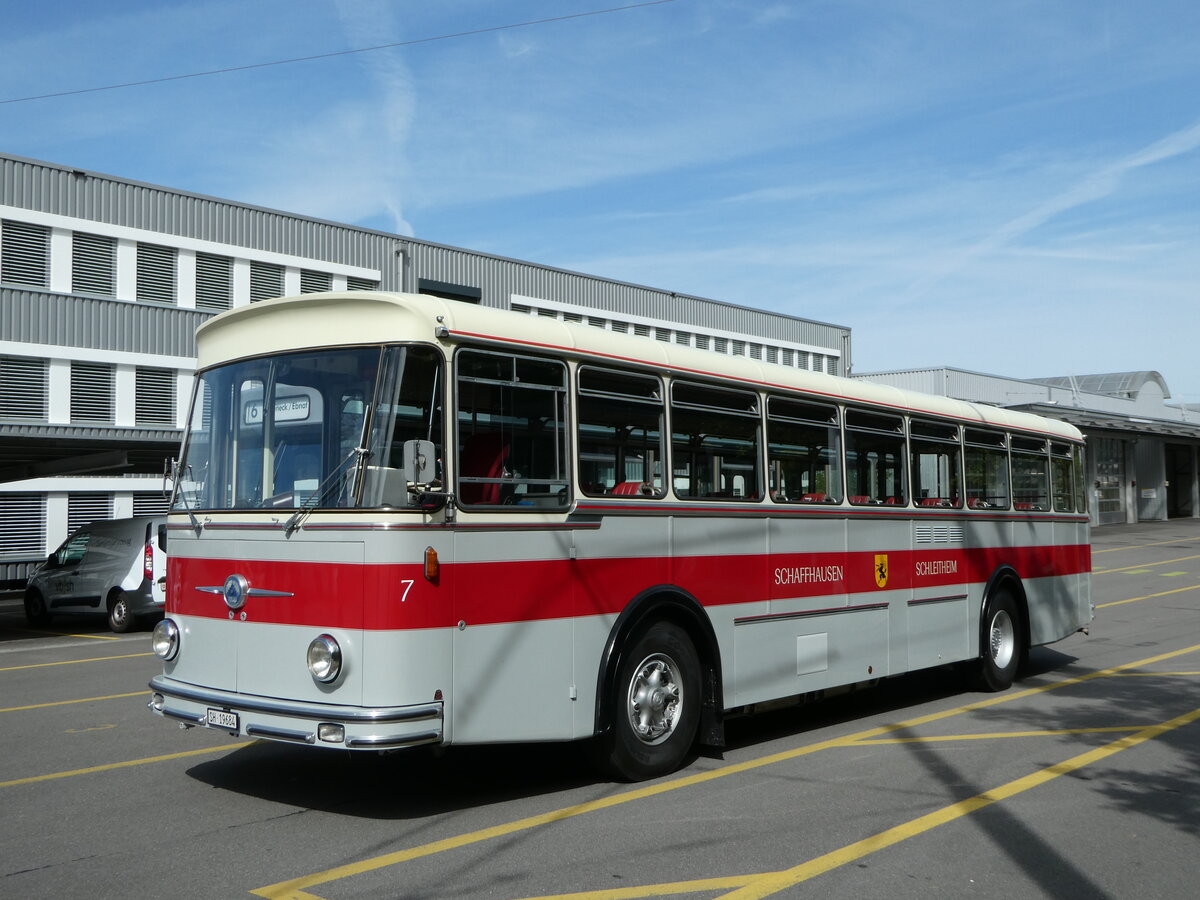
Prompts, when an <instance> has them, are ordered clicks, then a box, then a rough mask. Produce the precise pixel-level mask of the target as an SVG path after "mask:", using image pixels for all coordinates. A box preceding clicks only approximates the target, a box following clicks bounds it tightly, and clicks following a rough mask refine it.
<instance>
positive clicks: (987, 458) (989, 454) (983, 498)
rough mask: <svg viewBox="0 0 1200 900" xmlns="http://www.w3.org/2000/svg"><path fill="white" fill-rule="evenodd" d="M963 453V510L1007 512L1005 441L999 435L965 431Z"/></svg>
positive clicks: (1006, 440)
mask: <svg viewBox="0 0 1200 900" xmlns="http://www.w3.org/2000/svg"><path fill="white" fill-rule="evenodd" d="M964 438H965V441H966V449H965V451H964V454H963V463H964V466H965V469H966V488H967V506H968V507H970V508H971V509H1008V507H1009V502H1010V501H1009V490H1008V439H1007V438H1006V437H1005V435H1004V433H1003V432H999V431H987V430H984V429H982V428H968V429H966V433H965V435H964Z"/></svg>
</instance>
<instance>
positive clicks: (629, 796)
mask: <svg viewBox="0 0 1200 900" xmlns="http://www.w3.org/2000/svg"><path fill="white" fill-rule="evenodd" d="M1198 650H1200V644H1193V645H1192V646H1190V647H1185V648H1183V649H1182V650H1172V651H1169V652H1167V653H1160V654H1158V655H1156V656H1150V657H1147V658H1146V659H1142V660H1138V661H1137V662H1131V663H1123V664H1121V665H1119V666H1113V667H1112V668H1109V669H1100V670H1097V671H1095V672H1089V673H1087V674H1086V675H1078V676H1075V677H1074V678H1067V679H1064V680H1062V681H1055V682H1051V683H1050V684H1044V685H1039V686H1037V687H1032V688H1026V689H1025V690H1022V691H1016V692H1011V693H1005V694H997V695H996V696H994V697H989V698H988V699H986V700H978V701H976V702H974V703H968V704H966V705H965V706H959V707H955V708H953V709H948V710H942V711H941V712H935V713H929V714H928V715H924V716H918V717H917V718H915V719H909V720H907V721H905V722H898V723H896V724H893V725H880V726H877V727H875V728H869V729H867V730H865V731H861V732H859V733H857V734H853V735H849V736H847V737H841V738H831V739H829V740H826V741H819V742H818V743H815V744H808V745H806V746H804V747H797V748H794V749H791V750H783V751H781V752H779V753H772V754H770V755H768V756H761V757H758V758H757V759H751V760H747V761H746V762H741V763H734V764H733V765H729V766H722V767H720V768H717V769H711V770H709V771H707V772H698V773H696V774H693V775H685V776H683V777H682V778H676V779H672V780H671V781H663V782H659V783H657V784H651V785H647V786H645V787H641V788H635V789H633V790H629V791H625V792H623V793H620V794H614V795H612V796H609V797H601V798H599V799H597V800H589V801H586V802H584V803H577V804H575V805H574V806H567V807H564V808H562V809H556V810H552V811H550V812H546V813H542V814H540V815H536V816H529V817H527V818H524V819H517V820H515V821H513V822H506V823H503V824H500V825H493V826H491V827H490V828H482V829H479V830H478V831H469V832H466V833H464V834H459V835H455V836H454V837H449V838H444V839H442V840H440V841H431V842H430V843H427V844H420V845H418V846H416V847H409V848H408V849H405V850H397V851H395V852H393V853H384V854H382V855H380V856H374V857H371V858H368V859H363V860H359V861H358V862H353V863H346V864H345V865H341V866H335V867H334V868H332V869H326V870H325V871H323V872H315V873H313V874H312V875H303V876H301V877H299V878H292V879H289V880H287V881H281V882H278V883H276V884H270V885H267V886H266V887H261V888H258V889H257V890H254V891H251V893H252V894H255V895H257V896H259V897H269V898H274V900H313V897H314V895H312V894H308V893H306V892H305V891H306V889H307V888H311V887H315V886H316V885H319V884H326V883H328V882H330V881H338V880H340V879H342V878H349V877H350V876H352V875H361V874H363V873H364V872H373V871H375V870H377V869H385V868H387V867H389V866H394V865H398V864H399V863H404V862H409V861H410V860H414V859H420V858H422V857H426V856H433V855H434V854H437V853H445V852H446V851H448V850H457V849H459V848H461V847H467V846H470V845H471V844H478V843H481V842H483V841H489V840H492V839H493V838H499V837H506V836H508V835H511V834H516V833H518V832H521V831H527V830H529V829H531V828H538V827H541V826H542V825H550V824H552V823H554V822H561V821H564V820H566V819H571V818H574V817H576V816H581V815H585V814H586V813H590V812H596V811H598V810H602V809H611V808H613V807H615V806H621V805H623V804H626V803H632V802H633V801H635V800H644V799H646V798H648V797H654V796H657V795H658V794H665V793H668V792H669V791H675V790H679V789H680V788H686V787H693V786H694V785H698V784H703V783H705V782H709V781H716V780H717V779H719V778H725V777H727V776H729V775H737V774H741V773H743V772H749V771H752V770H754V769H759V768H763V767H764V766H770V765H774V764H776V763H780V762H787V761H790V760H793V759H799V758H800V757H802V756H807V755H809V754H811V753H816V752H818V751H820V750H828V749H831V748H833V747H846V746H849V745H852V744H854V743H855V742H857V741H862V740H866V739H870V738H875V737H879V736H880V735H884V734H888V733H890V732H894V731H900V730H903V729H908V728H915V727H917V726H919V725H926V724H928V723H930V722H937V721H939V720H941V719H948V718H950V717H952V716H956V715H960V714H962V713H966V712H973V711H975V710H979V709H986V708H987V707H990V706H995V705H997V704H1000V703H1008V702H1010V701H1012V700H1019V699H1021V698H1024V697H1031V696H1034V695H1035V694H1041V693H1044V692H1045V691H1051V690H1055V689H1057V688H1061V687H1066V686H1068V685H1073V684H1080V683H1081V682H1084V681H1091V680H1092V679H1095V678H1104V677H1106V676H1109V675H1113V674H1116V673H1118V672H1124V671H1128V670H1130V669H1138V668H1142V667H1144V666H1149V665H1153V664H1154V663H1157V662H1161V661H1163V660H1167V659H1172V658H1174V657H1176V656H1183V655H1185V654H1188V653H1195V652H1196V651H1198Z"/></svg>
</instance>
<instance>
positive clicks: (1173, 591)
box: [0, 584, 1200, 671]
mask: <svg viewBox="0 0 1200 900" xmlns="http://www.w3.org/2000/svg"><path fill="white" fill-rule="evenodd" d="M1197 588H1200V584H1190V585H1188V586H1187V587H1181V588H1173V589H1171V590H1169V591H1159V592H1158V593H1157V594H1147V595H1146V596H1144V597H1130V598H1129V599H1128V600H1114V601H1113V602H1112V603H1101V604H1099V605H1098V606H1097V607H1096V609H1108V608H1109V607H1110V606H1120V605H1121V604H1122V603H1137V602H1138V601H1139V600H1149V599H1151V598H1152V597H1166V596H1167V595H1168V594H1179V593H1182V592H1183V591H1194V590H1196V589H1197ZM0 671H2V670H0Z"/></svg>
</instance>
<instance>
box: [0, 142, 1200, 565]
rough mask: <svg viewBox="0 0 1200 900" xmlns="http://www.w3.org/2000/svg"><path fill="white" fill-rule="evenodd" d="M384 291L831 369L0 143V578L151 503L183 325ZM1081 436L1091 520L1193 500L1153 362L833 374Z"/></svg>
mask: <svg viewBox="0 0 1200 900" xmlns="http://www.w3.org/2000/svg"><path fill="white" fill-rule="evenodd" d="M345 289H354V290H375V289H380V290H397V291H406V292H411V293H423V294H430V295H434V296H439V297H444V298H449V299H454V300H460V301H464V302H470V303H479V304H483V305H485V306H493V307H498V308H504V309H512V310H516V311H519V312H524V313H527V314H529V315H539V316H553V317H556V318H560V319H564V320H570V321H577V322H585V323H587V324H590V325H594V326H596V327H600V328H606V329H610V330H614V331H622V332H631V333H636V334H642V335H645V336H647V337H652V338H655V339H657V340H661V341H670V342H674V343H680V344H686V345H689V346H693V347H698V348H702V349H707V350H710V351H712V352H716V353H726V354H734V355H745V356H749V357H752V358H755V359H761V360H764V361H766V362H769V363H774V364H777V365H781V366H791V367H796V368H804V369H812V370H816V371H823V372H829V373H831V374H836V375H851V374H852V373H851V352H850V338H851V335H850V330H849V329H848V328H846V327H843V326H839V325H832V324H827V323H822V322H816V321H811V320H807V319H801V318H796V317H792V316H786V315H781V314H777V313H771V312H766V311H763V310H756V309H750V308H747V307H744V306H738V305H735V304H731V303H725V302H721V301H718V300H713V299H708V298H704V297H696V296H690V295H686V294H679V293H674V292H671V291H667V290H660V289H656V288H649V287H643V286H639V285H634V284H628V283H624V282H619V281H613V280H610V279H605V278H600V277H597V276H592V275H585V274H581V273H577V272H570V271H565V270H562V269H556V268H552V267H548V266H542V265H537V264H535V263H530V262H523V261H520V260H514V259H506V258H503V257H498V256H494V255H489V254H486V253H479V252H474V251H470V250H464V249H460V248H455V247H449V246H444V245H440V244H434V243H430V242H427V241H420V240H416V239H414V238H409V237H404V236H400V235H396V234H389V233H386V232H381V231H374V230H371V229H364V228H356V227H352V226H349V225H343V224H338V223H336V222H328V221H322V220H318V219H313V218H308V217H304V216H298V215H294V214H291V213H287V212H280V211H276V210H270V209H263V208H260V207H255V206H249V205H246V204H241V203H236V202H233V201H229V200H222V199H217V198H213V197H206V196H202V195H198V194H193V193H188V192H186V191H178V190H173V189H171V188H166V187H160V186H156V185H151V184H143V183H139V182H136V181H130V180H127V179H122V178H116V177H112V176H108V175H102V174H98V173H95V172H87V171H83V170H80V169H74V168H70V167H66V166H61V165H55V164H52V163H46V162H40V161H36V160H29V159H22V158H19V157H13V156H5V155H0V583H9V584H19V583H20V582H21V581H22V579H23V578H24V577H25V576H26V574H27V573H28V571H29V569H30V568H31V566H32V565H34V564H35V563H36V562H38V561H40V560H41V559H43V558H44V557H45V555H46V553H47V552H49V551H50V550H53V549H54V548H55V547H56V546H58V544H59V543H61V541H62V540H63V539H64V538H65V537H66V536H67V534H69V533H70V532H71V531H72V530H73V529H74V528H75V527H77V526H78V525H80V524H82V523H84V522H87V521H90V520H93V519H99V518H110V517H111V518H120V517H124V516H129V515H137V514H142V513H153V512H160V511H162V510H163V509H164V508H165V506H166V499H165V497H164V494H163V487H164V484H163V470H164V464H165V462H166V461H167V460H168V459H169V458H170V457H171V456H173V455H174V454H175V452H176V451H177V449H178V445H179V441H180V438H181V435H182V426H183V424H184V421H185V419H186V415H187V405H188V402H189V400H190V396H191V388H192V382H193V365H194V349H193V335H194V332H195V330H196V327H197V326H198V325H200V324H201V323H202V322H203V321H205V319H207V318H209V317H211V316H213V315H216V314H217V313H219V312H221V311H222V310H225V309H229V308H232V307H236V306H241V305H244V304H248V303H253V302H255V301H256V300H261V299H265V298H268V297H274V296H279V295H285V294H299V293H306V292H316V291H327V290H345ZM852 377H863V378H869V379H871V380H876V381H881V382H885V383H889V384H894V385H897V386H900V387H905V388H911V389H914V390H919V391H925V392H927V393H932V394H942V395H946V396H951V397H955V398H958V399H964V400H972V401H977V402H981V403H988V404H992V405H996V406H1005V407H1014V408H1019V409H1027V410H1030V411H1033V412H1037V413H1041V414H1043V415H1048V416H1052V417H1056V418H1061V419H1065V420H1067V421H1070V422H1072V423H1074V424H1076V425H1077V426H1078V427H1080V428H1081V429H1082V430H1083V431H1084V432H1085V433H1086V434H1087V435H1088V445H1089V463H1088V465H1089V473H1088V481H1089V483H1090V484H1092V485H1093V497H1092V503H1091V506H1092V519H1093V523H1095V524H1100V525H1103V524H1109V523H1116V522H1136V521H1145V520H1158V519H1165V518H1168V517H1174V516H1197V515H1200V477H1198V472H1200V464H1198V459H1197V448H1198V447H1200V410H1197V409H1195V408H1189V407H1188V406H1186V405H1178V406H1172V405H1168V404H1167V403H1166V400H1168V399H1169V397H1170V392H1169V390H1168V388H1167V385H1166V384H1165V382H1164V381H1163V379H1162V377H1161V376H1160V375H1158V373H1156V372H1130V373H1119V374H1110V375H1089V376H1080V377H1075V378H1071V377H1058V378H1044V379H1034V380H1029V381H1026V380H1019V379H1012V378H1004V377H999V376H993V375H985V374H980V373H974V372H967V371H963V370H958V369H947V368H934V369H917V370H905V371H897V372H877V373H872V374H864V375H859V374H857V373H855V374H853V376H852Z"/></svg>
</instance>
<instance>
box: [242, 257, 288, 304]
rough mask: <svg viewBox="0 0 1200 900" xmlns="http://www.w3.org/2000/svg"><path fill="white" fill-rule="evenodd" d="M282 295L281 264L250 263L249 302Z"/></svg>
mask: <svg viewBox="0 0 1200 900" xmlns="http://www.w3.org/2000/svg"><path fill="white" fill-rule="evenodd" d="M282 296H283V266H276V265H274V264H272V263H264V262H253V261H251V263H250V302H251V303H257V302H258V301H259V300H270V299H271V298H272V297H282Z"/></svg>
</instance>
